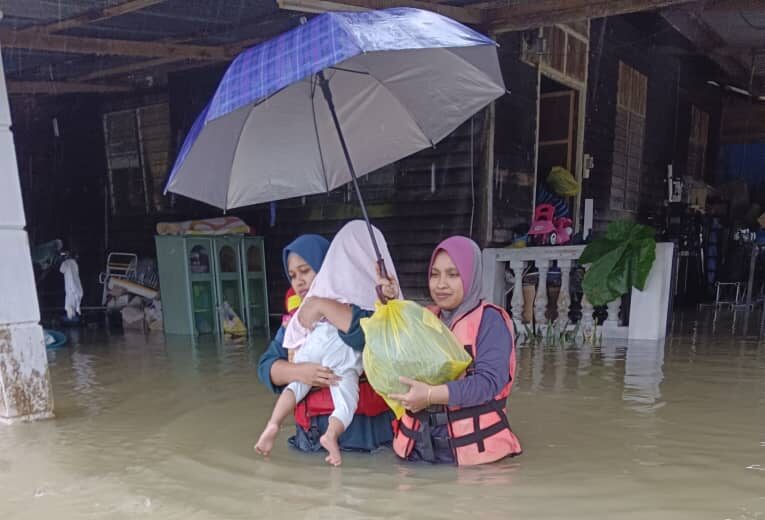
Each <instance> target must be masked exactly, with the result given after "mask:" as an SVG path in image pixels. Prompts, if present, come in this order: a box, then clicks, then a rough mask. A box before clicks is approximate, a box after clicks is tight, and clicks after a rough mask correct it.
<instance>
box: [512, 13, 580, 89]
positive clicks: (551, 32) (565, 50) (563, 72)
mask: <svg viewBox="0 0 765 520" xmlns="http://www.w3.org/2000/svg"><path fill="white" fill-rule="evenodd" d="M588 32H589V22H588V21H587V20H584V21H581V22H578V23H577V24H576V25H571V26H569V25H555V26H552V27H544V28H542V29H539V30H538V31H536V32H534V33H527V35H528V37H527V38H526V39H525V40H524V45H523V59H524V61H526V62H528V63H530V64H532V65H543V66H544V67H545V69H547V70H548V71H549V70H552V71H555V72H556V73H558V74H559V75H560V76H561V77H562V78H567V79H569V80H572V81H573V82H575V83H576V84H584V81H585V79H586V77H587V53H588V41H589V40H588V35H587V33H588Z"/></svg>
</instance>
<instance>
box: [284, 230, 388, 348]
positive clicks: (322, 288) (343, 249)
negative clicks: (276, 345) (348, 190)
mask: <svg viewBox="0 0 765 520" xmlns="http://www.w3.org/2000/svg"><path fill="white" fill-rule="evenodd" d="M372 230H373V231H374V234H375V238H376V239H377V244H378V245H379V247H380V253H382V256H383V260H385V268H386V269H387V271H388V274H390V275H391V276H393V277H394V278H396V279H398V276H397V275H396V268H395V266H394V265H393V260H392V259H391V256H390V252H389V251H388V244H387V243H386V242H385V237H383V235H382V233H380V231H379V230H378V229H377V228H376V227H374V226H373V227H372ZM376 264H377V260H376V258H375V253H374V248H373V247H372V240H371V238H370V237H369V230H368V229H367V224H366V222H364V221H363V220H353V221H351V222H349V223H347V224H346V225H345V226H343V228H342V229H341V230H340V231H338V232H337V235H335V238H334V240H332V243H331V244H330V246H329V250H328V251H327V256H326V257H324V263H323V264H322V266H321V269H320V270H319V273H318V274H317V275H316V278H314V280H313V283H312V284H311V288H310V289H309V290H308V294H306V298H310V297H311V296H318V297H322V298H331V299H333V300H337V301H339V302H341V303H353V304H354V305H358V306H359V307H361V308H362V309H365V310H369V311H371V310H374V308H375V302H376V301H377V272H376V270H375V266H376ZM399 298H403V295H402V294H401V292H400V290H399ZM297 312H300V309H299V308H298V311H297ZM310 332H311V331H310V330H307V329H305V328H304V327H303V326H302V325H300V322H299V320H297V319H291V320H290V322H289V324H288V325H287V330H286V331H285V333H284V343H283V344H284V348H287V349H292V348H298V347H300V346H302V345H303V343H304V342H305V339H306V337H308V334H310Z"/></svg>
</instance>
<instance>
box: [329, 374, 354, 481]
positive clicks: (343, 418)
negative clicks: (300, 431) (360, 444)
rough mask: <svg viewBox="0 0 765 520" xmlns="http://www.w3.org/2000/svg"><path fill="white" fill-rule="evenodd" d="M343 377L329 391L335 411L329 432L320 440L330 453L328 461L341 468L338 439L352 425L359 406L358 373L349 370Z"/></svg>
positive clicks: (330, 421) (331, 418) (330, 419)
mask: <svg viewBox="0 0 765 520" xmlns="http://www.w3.org/2000/svg"><path fill="white" fill-rule="evenodd" d="M338 375H339V374H338ZM341 377H342V379H341V380H340V382H339V383H338V384H337V385H335V386H331V387H330V389H329V391H330V393H331V394H332V403H333V404H334V406H335V409H334V411H333V412H332V415H331V416H330V417H329V426H328V427H327V432H326V433H325V434H324V435H322V436H321V439H319V442H320V443H321V445H322V446H323V447H324V449H325V450H327V451H328V452H329V455H328V456H327V458H326V461H327V462H329V463H330V464H332V465H333V466H339V465H340V464H341V463H342V461H343V460H342V455H341V454H340V445H339V444H338V439H339V438H340V435H342V434H343V432H344V431H345V430H346V429H347V428H348V426H349V425H350V424H351V421H352V420H353V414H354V413H355V412H356V408H357V407H358V404H359V375H358V373H357V372H356V371H354V370H348V371H346V372H344V373H343V374H342V375H341Z"/></svg>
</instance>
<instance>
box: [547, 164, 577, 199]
mask: <svg viewBox="0 0 765 520" xmlns="http://www.w3.org/2000/svg"><path fill="white" fill-rule="evenodd" d="M547 185H548V186H549V187H550V189H551V190H553V191H554V192H555V193H557V194H558V195H560V196H561V197H574V196H575V195H576V194H577V193H579V183H578V182H576V179H575V178H574V176H573V175H571V172H570V171H568V170H567V169H565V168H561V167H560V166H555V167H554V168H553V169H552V170H550V175H548V176H547Z"/></svg>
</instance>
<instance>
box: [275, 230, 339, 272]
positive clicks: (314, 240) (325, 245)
mask: <svg viewBox="0 0 765 520" xmlns="http://www.w3.org/2000/svg"><path fill="white" fill-rule="evenodd" d="M328 249H329V240H327V239H326V238H324V237H322V236H319V235H301V236H299V237H297V238H296V239H295V240H294V241H292V242H291V243H289V244H288V245H287V247H285V248H284V249H283V250H282V264H283V265H284V274H285V276H286V277H287V278H288V279H289V277H290V274H289V269H288V268H287V260H288V259H289V256H290V253H295V254H296V255H299V256H300V257H301V258H302V259H303V260H305V261H306V263H308V265H310V266H311V268H312V269H313V270H314V271H316V272H317V273H318V272H319V269H321V264H323V263H324V257H325V256H327V250H328Z"/></svg>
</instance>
